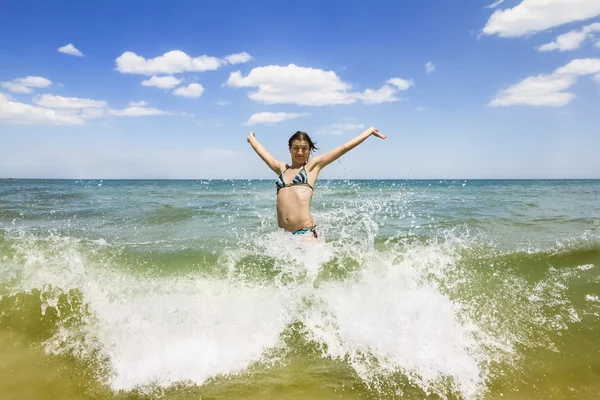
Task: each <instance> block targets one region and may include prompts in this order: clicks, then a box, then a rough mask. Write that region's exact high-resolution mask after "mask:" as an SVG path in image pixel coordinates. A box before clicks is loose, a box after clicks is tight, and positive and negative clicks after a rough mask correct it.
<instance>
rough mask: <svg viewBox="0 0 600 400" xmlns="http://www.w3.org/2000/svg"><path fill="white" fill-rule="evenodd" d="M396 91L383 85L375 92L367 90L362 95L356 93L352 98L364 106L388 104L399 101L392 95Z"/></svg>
mask: <svg viewBox="0 0 600 400" xmlns="http://www.w3.org/2000/svg"><path fill="white" fill-rule="evenodd" d="M395 92H396V90H395V89H394V88H392V87H390V86H388V85H383V86H382V87H380V88H379V89H377V90H373V89H367V90H365V91H364V92H362V93H357V94H355V95H354V96H355V97H356V98H357V99H360V100H362V101H364V102H365V104H379V103H388V102H391V101H398V100H400V99H399V98H397V97H396V96H394V93H395Z"/></svg>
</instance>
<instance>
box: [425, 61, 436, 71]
mask: <svg viewBox="0 0 600 400" xmlns="http://www.w3.org/2000/svg"><path fill="white" fill-rule="evenodd" d="M433 71H435V65H434V64H433V63H432V62H431V61H429V62H427V64H425V72H427V73H428V74H430V73H432V72H433Z"/></svg>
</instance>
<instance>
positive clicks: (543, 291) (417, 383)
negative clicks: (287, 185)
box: [0, 179, 600, 400]
mask: <svg viewBox="0 0 600 400" xmlns="http://www.w3.org/2000/svg"><path fill="white" fill-rule="evenodd" d="M275 205H276V188H275V184H274V181H273V180H202V179H199V180H99V179H96V180H90V179H80V180H19V179H2V180H0V398H1V399H3V400H8V399H19V400H20V399H28V400H37V399H165V400H168V399H598V398H600V180H464V179H461V180H444V179H439V180H320V181H319V182H318V183H317V185H316V187H315V192H314V198H313V202H312V213H313V216H314V219H315V221H316V224H317V231H318V235H319V237H318V239H316V240H314V239H311V238H310V237H309V236H306V235H305V236H302V235H291V234H290V233H287V232H284V231H283V230H281V229H279V228H278V227H277V218H276V208H275Z"/></svg>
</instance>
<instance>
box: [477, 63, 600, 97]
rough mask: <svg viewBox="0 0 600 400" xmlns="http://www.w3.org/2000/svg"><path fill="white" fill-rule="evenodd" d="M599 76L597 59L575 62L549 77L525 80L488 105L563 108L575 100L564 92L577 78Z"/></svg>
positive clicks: (572, 95) (540, 76)
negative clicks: (597, 74)
mask: <svg viewBox="0 0 600 400" xmlns="http://www.w3.org/2000/svg"><path fill="white" fill-rule="evenodd" d="M596 73H600V59H598V58H596V59H591V58H588V59H577V60H573V61H571V62H570V63H568V64H567V65H565V66H564V67H561V68H558V69H556V70H555V71H554V72H553V73H552V74H550V75H544V74H542V75H537V76H530V77H528V78H525V79H524V80H522V81H521V82H519V83H517V84H515V85H512V86H510V87H508V88H507V89H506V90H504V91H502V92H501V93H499V94H498V95H497V96H496V97H495V98H494V99H493V100H492V101H490V102H489V103H488V106H491V107H497V106H511V105H518V104H522V105H533V106H548V107H563V106H565V105H567V104H569V102H570V101H571V100H573V99H574V98H575V94H573V93H569V92H565V90H567V89H569V88H570V87H571V86H573V85H574V84H575V83H576V82H577V77H578V76H583V75H591V74H596Z"/></svg>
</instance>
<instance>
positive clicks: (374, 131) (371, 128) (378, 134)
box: [365, 127, 387, 139]
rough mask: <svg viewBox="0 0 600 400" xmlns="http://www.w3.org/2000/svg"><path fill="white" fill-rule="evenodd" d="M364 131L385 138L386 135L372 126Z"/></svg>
mask: <svg viewBox="0 0 600 400" xmlns="http://www.w3.org/2000/svg"><path fill="white" fill-rule="evenodd" d="M365 132H369V135H373V136H377V137H378V138H380V139H385V138H386V137H387V136H385V135H383V134H381V133H379V130H378V129H375V128H373V127H370V128H369V129H367V130H366V131H365Z"/></svg>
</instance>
